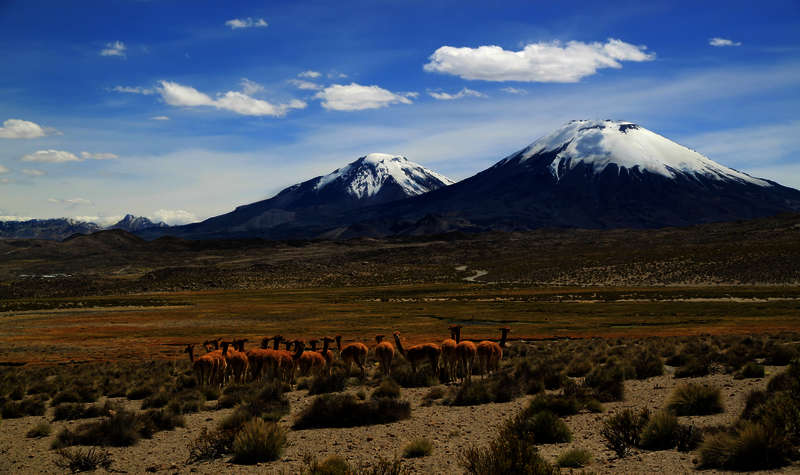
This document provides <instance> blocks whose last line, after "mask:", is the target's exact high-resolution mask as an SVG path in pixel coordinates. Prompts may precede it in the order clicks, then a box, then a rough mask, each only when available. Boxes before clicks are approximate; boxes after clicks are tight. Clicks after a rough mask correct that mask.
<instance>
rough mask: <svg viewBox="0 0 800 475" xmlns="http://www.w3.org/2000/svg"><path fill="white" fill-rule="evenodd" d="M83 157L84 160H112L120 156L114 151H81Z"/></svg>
mask: <svg viewBox="0 0 800 475" xmlns="http://www.w3.org/2000/svg"><path fill="white" fill-rule="evenodd" d="M81 157H83V159H84V160H112V159H115V158H119V157H118V156H117V155H115V154H113V153H89V152H81Z"/></svg>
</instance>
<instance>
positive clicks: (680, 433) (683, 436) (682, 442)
mask: <svg viewBox="0 0 800 475" xmlns="http://www.w3.org/2000/svg"><path fill="white" fill-rule="evenodd" d="M701 442H703V432H702V431H701V430H700V429H697V428H696V427H695V426H687V425H683V424H680V425H678V429H677V431H676V434H675V446H676V447H677V449H678V451H679V452H691V451H692V450H694V449H696V448H697V447H698V446H699V445H700V443H701Z"/></svg>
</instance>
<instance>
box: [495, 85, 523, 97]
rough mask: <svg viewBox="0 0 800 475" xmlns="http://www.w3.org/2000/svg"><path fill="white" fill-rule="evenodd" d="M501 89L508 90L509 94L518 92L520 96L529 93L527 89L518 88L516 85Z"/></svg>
mask: <svg viewBox="0 0 800 475" xmlns="http://www.w3.org/2000/svg"><path fill="white" fill-rule="evenodd" d="M500 90H501V91H503V92H507V93H509V94H517V95H519V96H524V95H527V94H528V91H526V90H525V89H518V88H516V87H511V86H509V87H504V88H502V89H500Z"/></svg>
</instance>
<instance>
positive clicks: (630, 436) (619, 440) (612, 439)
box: [600, 409, 650, 458]
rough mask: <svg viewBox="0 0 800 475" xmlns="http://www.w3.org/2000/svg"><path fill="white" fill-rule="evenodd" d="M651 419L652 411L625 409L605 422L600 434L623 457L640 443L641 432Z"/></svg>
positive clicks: (608, 445) (609, 446)
mask: <svg viewBox="0 0 800 475" xmlns="http://www.w3.org/2000/svg"><path fill="white" fill-rule="evenodd" d="M649 419H650V413H649V412H648V411H647V410H646V409H645V410H642V411H641V412H639V413H636V412H634V411H633V410H631V409H624V410H622V411H621V412H618V413H617V414H614V415H613V416H611V417H609V418H608V419H606V420H605V421H604V422H603V428H602V429H601V431H600V435H602V436H603V439H605V443H606V447H608V448H609V449H611V450H613V451H614V453H615V454H617V457H619V458H622V457H625V456H626V455H628V454H629V453H630V451H631V449H632V448H633V447H636V446H638V445H639V441H640V434H641V433H642V429H643V428H644V426H645V425H646V424H647V421H648V420H649Z"/></svg>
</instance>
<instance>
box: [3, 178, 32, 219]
mask: <svg viewBox="0 0 800 475" xmlns="http://www.w3.org/2000/svg"><path fill="white" fill-rule="evenodd" d="M0 183H2V181H0ZM32 219H33V218H32V217H30V216H0V221H30V220H32Z"/></svg>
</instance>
